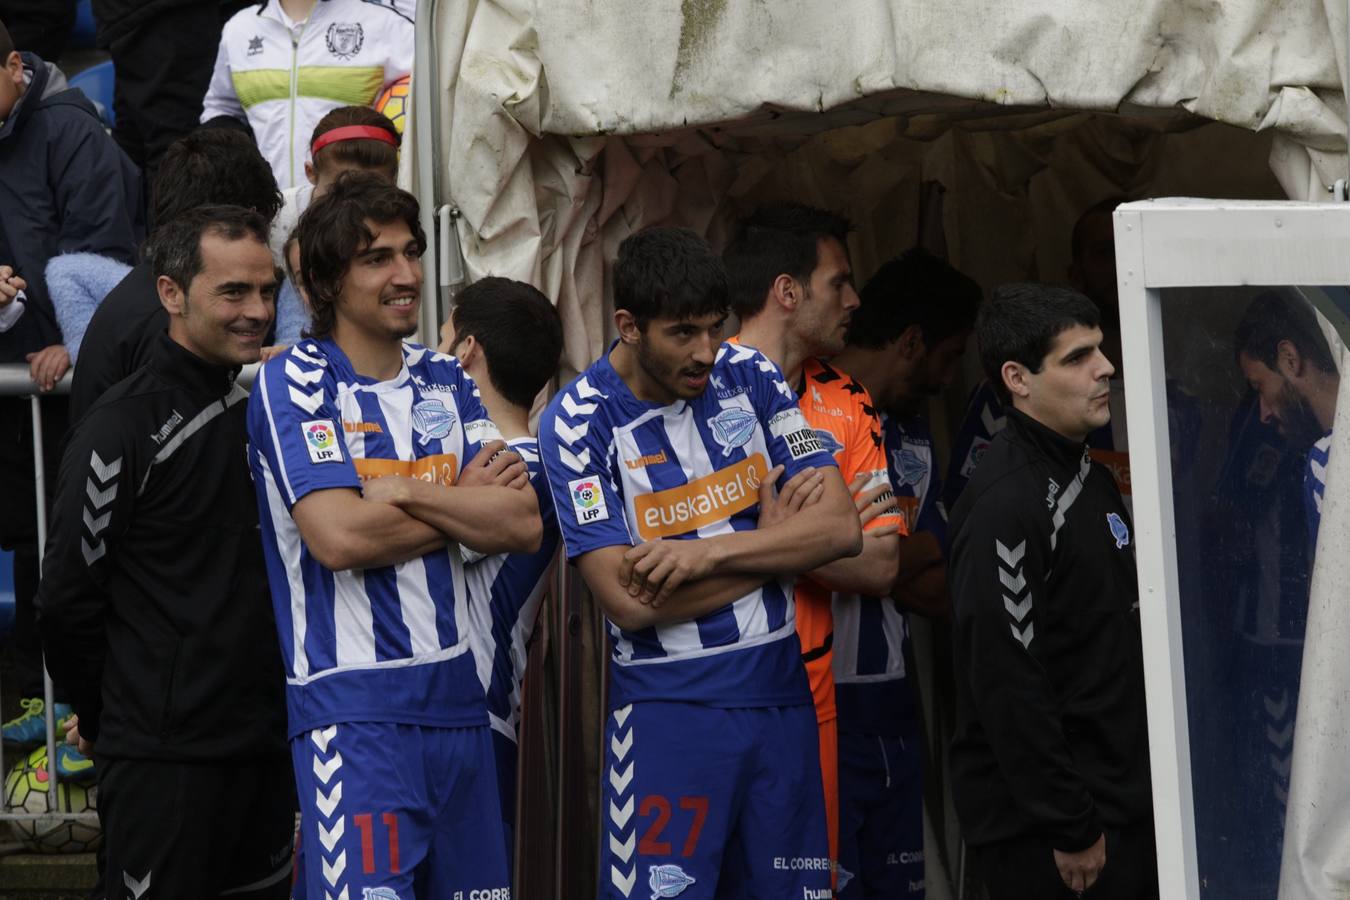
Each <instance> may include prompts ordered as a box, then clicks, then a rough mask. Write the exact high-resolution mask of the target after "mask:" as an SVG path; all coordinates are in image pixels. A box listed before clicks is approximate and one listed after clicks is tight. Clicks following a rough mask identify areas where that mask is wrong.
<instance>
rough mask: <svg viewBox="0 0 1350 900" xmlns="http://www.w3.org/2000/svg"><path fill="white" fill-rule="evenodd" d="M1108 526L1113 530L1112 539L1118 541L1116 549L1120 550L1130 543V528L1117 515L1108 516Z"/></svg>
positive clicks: (1108, 514)
mask: <svg viewBox="0 0 1350 900" xmlns="http://www.w3.org/2000/svg"><path fill="white" fill-rule="evenodd" d="M1106 525H1107V527H1109V528H1110V529H1111V537H1113V538H1115V539H1116V549H1117V550H1119V549H1120V548H1121V547H1124V546H1125V545H1126V544H1128V543H1129V542H1130V526H1128V525H1126V524H1125V520H1124V519H1122V518H1121V517H1120V516H1119V515H1117V514H1116V513H1107V514H1106Z"/></svg>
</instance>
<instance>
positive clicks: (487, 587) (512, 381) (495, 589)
mask: <svg viewBox="0 0 1350 900" xmlns="http://www.w3.org/2000/svg"><path fill="white" fill-rule="evenodd" d="M562 347H563V335H562V319H561V318H560V317H559V316H558V311H557V310H556V309H555V308H554V307H553V304H552V303H550V302H549V300H548V298H547V297H545V296H544V295H543V294H541V293H540V292H539V291H538V290H537V289H535V288H534V287H533V286H531V285H528V284H525V283H524V282H520V281H512V280H511V279H509V278H497V277H491V276H490V277H488V278H484V279H482V280H480V281H475V282H474V283H473V284H471V285H469V286H468V287H467V288H465V289H464V290H463V291H460V293H459V294H458V295H456V297H455V308H454V310H453V311H452V312H451V314H450V318H448V319H446V320H445V324H444V325H442V326H441V346H440V349H441V350H442V351H443V352H445V353H448V354H450V355H451V356H454V357H455V358H457V359H458V360H459V362H460V365H462V366H463V367H464V371H465V372H467V373H469V377H471V378H473V380H474V383H475V384H477V385H478V392H479V394H480V395H481V396H480V398H479V399H481V400H482V401H483V406H484V408H485V409H487V411H488V415H490V416H491V417H492V421H493V422H494V423H495V424H496V425H497V429H498V430H499V431H500V432H501V434H502V437H503V438H504V439H505V440H506V445H507V446H508V447H510V448H511V450H513V451H514V452H516V453H518V454H520V458H521V459H522V460H524V462H525V465H526V467H527V468H528V470H529V480H530V487H531V488H532V489H533V490H534V493H535V497H536V498H537V499H538V501H539V517H540V520H541V521H542V522H543V528H544V537H543V540H542V541H541V542H540V544H539V549H538V550H536V551H534V552H533V553H499V554H497V555H495V556H489V557H486V558H481V559H477V560H475V561H473V562H471V563H470V564H469V565H468V567H467V568H466V570H465V573H464V577H465V580H466V582H467V583H468V586H469V616H470V618H471V619H472V620H473V621H474V628H473V641H474V647H473V652H474V658H475V661H476V662H477V665H478V677H479V679H480V680H481V681H482V682H483V689H484V690H485V691H486V692H487V704H488V721H489V723H490V724H491V726H492V746H493V749H494V750H495V751H496V758H497V784H498V787H499V790H500V793H501V801H502V821H503V823H504V824H505V826H506V851H507V855H508V857H510V855H511V854H512V853H513V850H514V843H515V812H516V768H517V766H516V762H517V752H516V748H517V743H518V740H519V730H520V705H521V698H522V694H521V685H522V684H523V682H524V679H525V663H526V659H527V654H528V652H529V650H528V647H529V643H530V635H531V633H532V632H533V631H534V623H535V619H536V618H537V617H538V615H539V607H540V604H541V603H542V602H543V599H544V595H545V593H546V592H547V590H548V579H549V576H550V575H551V574H552V572H553V559H554V557H555V556H556V555H557V550H558V538H559V534H558V516H557V513H556V512H555V510H554V506H553V495H552V494H550V493H549V489H548V480H547V478H546V477H545V475H544V466H543V463H542V462H541V461H540V458H539V441H538V440H537V439H536V438H535V437H534V434H533V432H532V431H531V430H530V409H531V408H532V407H533V406H534V401H535V398H536V397H538V396H539V392H540V391H541V390H543V389H544V388H545V387H546V386H547V385H548V384H549V382H550V381H552V379H553V376H554V375H556V374H557V372H558V360H559V358H560V357H561V355H562Z"/></svg>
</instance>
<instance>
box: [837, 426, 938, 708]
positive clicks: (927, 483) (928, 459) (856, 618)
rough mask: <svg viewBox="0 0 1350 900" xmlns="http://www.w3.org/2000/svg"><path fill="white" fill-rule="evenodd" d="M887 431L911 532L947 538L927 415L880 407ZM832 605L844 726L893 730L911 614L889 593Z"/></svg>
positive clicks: (841, 598)
mask: <svg viewBox="0 0 1350 900" xmlns="http://www.w3.org/2000/svg"><path fill="white" fill-rule="evenodd" d="M881 433H882V440H883V442H884V445H885V448H886V468H887V471H888V472H889V474H890V478H891V487H892V488H893V489H894V491H895V499H896V505H897V506H899V508H900V511H901V513H903V514H904V516H905V524H906V525H907V526H908V527H909V533H910V534H911V535H913V534H917V533H918V532H920V531H930V532H932V533H933V534H934V535H935V536H936V537H937V539H938V542H939V543H940V544H945V543H946V539H947V513H946V511H945V510H944V509H943V506H942V500H941V496H942V480H941V476H940V475H939V473H938V470H937V465H936V459H935V458H934V455H933V438H932V434H931V433H930V432H929V429H928V422H927V420H925V419H924V418H923V417H922V416H911V417H908V418H905V419H899V418H896V417H895V416H890V415H886V414H885V413H882V415H881ZM833 612H834V681H835V701H836V705H837V706H838V708H839V727H840V728H841V729H843V730H845V731H852V732H860V733H864V734H890V733H893V732H894V728H895V727H897V725H898V723H897V721H896V716H898V715H900V714H901V713H902V712H903V710H904V709H905V704H906V703H908V702H909V695H908V690H909V689H908V687H906V686H904V685H903V681H904V678H905V657H904V642H905V640H906V637H907V635H908V628H907V625H906V623H905V615H904V613H903V612H901V610H900V607H899V605H898V604H897V603H896V602H895V601H894V600H893V599H891V598H889V597H886V598H874V597H859V596H858V595H857V594H835V595H834V601H833ZM898 692H899V693H898ZM901 694H903V696H901Z"/></svg>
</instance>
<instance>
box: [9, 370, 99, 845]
mask: <svg viewBox="0 0 1350 900" xmlns="http://www.w3.org/2000/svg"><path fill="white" fill-rule="evenodd" d="M70 380H71V374H70V373H69V372H68V373H66V376H65V377H64V378H63V379H61V381H60V383H58V384H57V386H56V389H55V390H54V391H51V392H50V393H53V394H67V393H69V392H70ZM35 388H36V385H35V384H34V383H33V380H32V378H30V377H29V373H28V366H25V365H19V364H5V365H0V397H27V398H28V400H29V403H30V405H31V408H32V423H33V481H34V490H33V493H34V495H35V496H36V498H37V501H36V503H37V543H38V565H39V566H40V565H41V564H42V557H43V556H44V555H45V554H46V552H47V493H46V492H47V467H46V464H45V460H46V454H45V447H44V445H43V434H42V400H41V398H42V396H44V395H42V394H40V393H38V391H36V390H35ZM15 602H16V603H17V602H18V597H17V596H16V597H15ZM0 695H2V686H0ZM42 701H43V709H42V713H43V716H44V719H45V721H44V724H45V726H46V738H47V812H46V813H28V812H24V813H16V812H13V811H11V809H10V807H9V805H8V797H6V800H5V803H4V805H0V821H3V822H17V821H35V820H38V819H51V818H55V819H58V820H60V821H62V822H65V821H76V822H83V823H90V824H98V814H97V813H87V812H86V813H71V812H65V813H63V812H61V811H60V810H59V809H57V802H58V799H59V791H58V786H59V783H60V782H59V775H58V773H57V766H56V743H57V736H56V710H55V693H54V690H53V688H52V677H51V675H50V674H49V673H48V672H47V664H46V659H45V655H44V659H43V665H42ZM61 740H65V736H64V735H62V737H61ZM8 774H9V769H8V768H7V766H6V762H5V750H4V744H3V743H0V778H7V776H8Z"/></svg>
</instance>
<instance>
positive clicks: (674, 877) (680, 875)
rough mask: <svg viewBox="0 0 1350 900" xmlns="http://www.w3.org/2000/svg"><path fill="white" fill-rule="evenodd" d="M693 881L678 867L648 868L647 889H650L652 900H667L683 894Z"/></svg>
mask: <svg viewBox="0 0 1350 900" xmlns="http://www.w3.org/2000/svg"><path fill="white" fill-rule="evenodd" d="M693 883H694V879H693V878H692V877H690V876H688V875H686V874H684V869H681V868H680V867H679V866H671V865H666V866H648V867H647V887H649V888H651V889H652V900H669V898H670V897H678V896H680V894H683V893H684V889H685V888H687V887H689V885H691V884H693Z"/></svg>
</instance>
